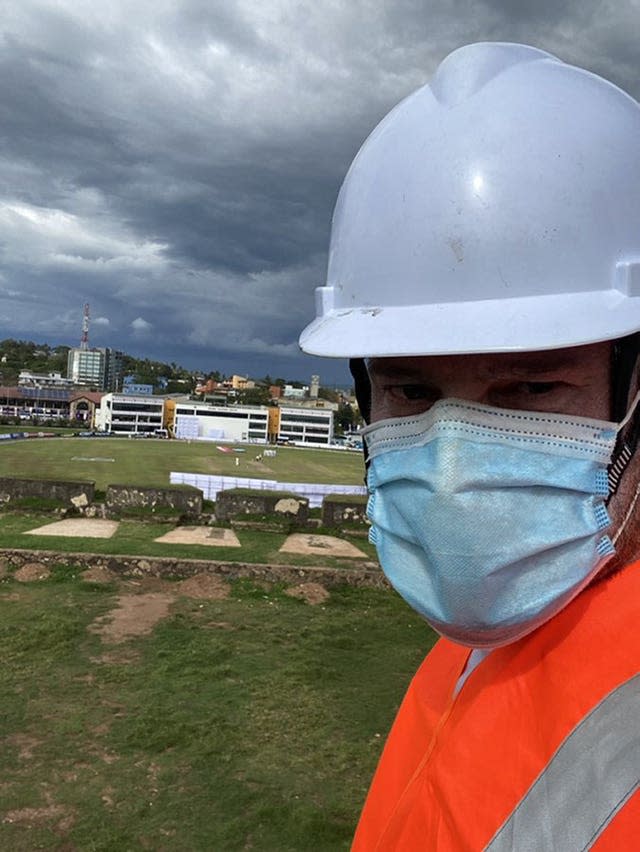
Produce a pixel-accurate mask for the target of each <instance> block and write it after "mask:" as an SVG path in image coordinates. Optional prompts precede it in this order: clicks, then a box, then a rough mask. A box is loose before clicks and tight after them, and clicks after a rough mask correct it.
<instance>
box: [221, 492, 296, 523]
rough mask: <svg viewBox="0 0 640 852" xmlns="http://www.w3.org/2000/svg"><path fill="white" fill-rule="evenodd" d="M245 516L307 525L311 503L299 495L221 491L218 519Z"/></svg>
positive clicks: (225, 519)
mask: <svg viewBox="0 0 640 852" xmlns="http://www.w3.org/2000/svg"><path fill="white" fill-rule="evenodd" d="M243 515H245V516H246V515H257V516H263V515H272V516H275V517H281V518H286V519H288V520H290V521H295V522H296V523H300V524H306V522H307V520H308V518H309V501H308V499H307V498H306V497H299V496H298V495H297V494H287V493H285V492H283V491H249V490H247V489H244V488H229V489H228V490H226V491H219V492H218V496H217V497H216V518H217V520H218V521H227V520H229V519H230V518H241V517H242V516H243Z"/></svg>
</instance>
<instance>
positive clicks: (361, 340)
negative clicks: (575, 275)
mask: <svg viewBox="0 0 640 852" xmlns="http://www.w3.org/2000/svg"><path fill="white" fill-rule="evenodd" d="M587 320H588V321H587ZM454 328H455V330H456V333H455V334H452V329H454ZM638 329H640V297H638V296H626V295H625V294H623V293H621V292H620V291H619V290H616V289H614V288H612V289H609V290H601V291H595V292H587V293H584V292H583V293H567V294H553V295H546V296H531V297H519V298H514V299H486V300H483V301H469V302H449V303H441V304H432V305H417V306H416V305H411V306H391V307H376V306H370V307H359V308H351V309H347V308H336V309H333V310H330V311H329V312H328V313H326V314H325V315H324V316H321V317H318V318H316V319H315V320H314V321H313V322H312V323H310V324H309V325H308V326H307V327H306V328H305V329H304V331H303V332H302V334H301V335H300V340H299V344H300V348H301V349H302V350H303V352H306V353H308V354H310V355H321V356H326V357H334V358H374V357H396V356H397V357H400V356H412V355H458V354H460V355H461V354H469V353H479V352H517V351H538V350H544V349H562V348H565V347H569V346H579V345H583V344H588V343H597V342H599V341H602V340H613V339H616V338H619V337H624V336H625V335H627V334H631V333H632V332H635V331H638ZM454 341H455V343H454Z"/></svg>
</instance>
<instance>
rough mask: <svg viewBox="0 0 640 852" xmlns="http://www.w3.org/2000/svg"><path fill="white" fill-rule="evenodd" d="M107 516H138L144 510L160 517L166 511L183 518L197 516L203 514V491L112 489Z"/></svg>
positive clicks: (107, 498) (108, 499)
mask: <svg viewBox="0 0 640 852" xmlns="http://www.w3.org/2000/svg"><path fill="white" fill-rule="evenodd" d="M105 506H106V509H107V512H108V513H109V514H113V515H118V516H119V515H126V514H127V513H128V512H130V513H133V514H135V511H136V510H137V509H145V510H147V511H149V510H150V511H151V512H158V514H163V513H166V512H167V510H169V511H174V512H176V513H179V514H181V515H189V516H196V515H199V514H201V512H202V491H200V490H199V489H197V488H191V487H189V486H184V485H182V486H180V487H179V488H176V487H173V488H141V487H139V486H135V485H109V486H108V487H107V497H106V501H105Z"/></svg>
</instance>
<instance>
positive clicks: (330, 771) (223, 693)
mask: <svg viewBox="0 0 640 852" xmlns="http://www.w3.org/2000/svg"><path fill="white" fill-rule="evenodd" d="M167 586H168V584H166V583H165V590H164V593H165V594H166V587H167ZM148 591H149V590H148V589H147V590H145V589H144V587H141V585H140V583H138V584H137V585H136V584H131V583H130V584H126V583H124V584H121V585H119V586H116V585H115V584H110V585H107V586H99V585H97V584H96V583H86V582H84V581H82V580H81V579H80V578H79V576H78V575H77V571H76V570H74V569H73V567H69V568H68V569H67V570H64V569H60V570H59V571H58V572H57V573H56V574H54V576H52V577H51V578H50V579H48V580H44V581H39V582H37V583H28V584H25V583H19V582H17V581H16V580H15V579H13V578H12V577H5V578H4V579H3V580H2V581H0V641H1V647H2V657H3V663H2V666H1V667H0V694H1V695H2V701H1V711H0V741H2V749H1V750H0V767H1V769H0V778H1V782H0V848H2V849H7V850H9V849H10V850H17V852H21V850H33V849H59V850H94V852H97V850H104V852H107V850H109V852H120V850H137V849H151V850H160V852H162V850H190V852H191V850H193V852H197V850H207V852H209V850H224V852H227V850H228V851H229V852H233V850H266V852H268V851H269V850H276V851H277V852H288V850H292V852H293V850H295V852H301V851H302V852H304V850H314V852H315V850H318V852H323V850H343V849H348V846H349V841H350V838H351V835H352V831H353V827H354V824H355V821H356V819H357V814H358V811H359V808H360V806H361V803H362V800H363V797H364V795H365V792H366V788H367V785H368V782H369V779H370V776H371V773H372V770H373V767H374V765H375V762H376V760H377V757H378V755H379V752H380V749H381V746H382V743H383V741H384V737H385V734H386V732H387V730H388V727H389V725H390V722H391V720H392V717H393V715H394V713H395V710H396V708H397V706H398V703H399V701H400V699H401V696H402V694H403V691H404V689H405V687H406V685H407V683H408V681H409V678H410V676H411V674H412V673H413V671H414V670H415V668H416V667H417V665H418V664H419V661H420V660H421V659H422V657H423V655H424V653H425V652H426V650H427V649H428V648H429V646H430V645H431V644H432V641H433V638H434V637H433V634H432V633H431V631H430V630H429V629H428V628H427V626H426V625H425V624H424V623H423V622H422V621H421V620H420V619H419V618H418V617H417V616H415V615H414V614H413V613H412V612H411V611H410V610H409V609H408V608H407V607H406V606H405V605H404V604H403V603H402V602H401V601H400V600H399V599H398V598H397V596H395V595H394V594H393V593H391V592H385V591H374V590H364V589H360V590H348V589H342V590H337V591H333V592H332V593H331V596H330V598H329V599H328V600H327V601H326V602H324V603H323V604H322V605H318V606H310V605H309V604H307V603H304V602H303V601H301V600H296V599H292V598H290V597H288V596H286V595H285V594H284V593H283V592H282V591H281V590H278V589H266V588H259V587H255V586H251V585H249V584H247V583H243V582H238V583H236V584H234V585H233V586H232V589H231V594H230V596H229V597H227V598H226V599H218V600H213V599H194V598H188V597H183V596H180V595H178V594H176V595H175V596H174V597H173V599H172V600H173V602H172V604H171V608H170V611H169V613H168V615H167V617H165V618H163V619H162V620H160V621H158V622H157V623H156V625H155V627H154V628H153V630H152V632H150V633H149V634H148V635H146V636H140V637H137V638H129V639H126V640H124V641H121V642H120V643H119V644H115V645H114V644H111V645H105V637H103V636H99V635H97V634H96V633H95V632H89V631H88V630H87V628H88V627H89V626H90V625H91V623H92V622H94V621H95V620H96V619H97V618H100V617H102V616H105V614H107V613H109V612H110V611H112V610H113V609H114V607H116V606H117V605H118V601H120V603H121V602H122V600H123V598H126V597H127V596H130V595H132V594H138V595H140V593H143V594H144V593H145V592H148ZM156 591H157V589H156Z"/></svg>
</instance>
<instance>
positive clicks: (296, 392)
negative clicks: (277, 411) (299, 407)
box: [283, 385, 309, 399]
mask: <svg viewBox="0 0 640 852" xmlns="http://www.w3.org/2000/svg"><path fill="white" fill-rule="evenodd" d="M308 395H309V386H308V385H303V386H302V387H301V388H294V386H293V385H285V386H284V394H283V396H284V397H285V399H305V398H306V397H307V396H308Z"/></svg>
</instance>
